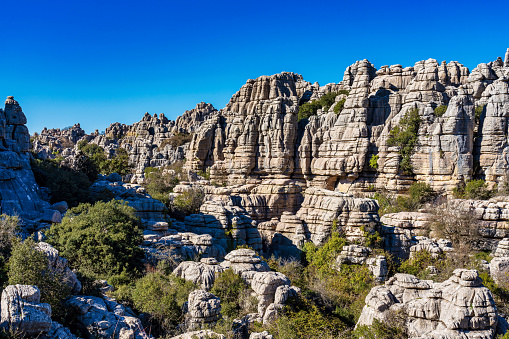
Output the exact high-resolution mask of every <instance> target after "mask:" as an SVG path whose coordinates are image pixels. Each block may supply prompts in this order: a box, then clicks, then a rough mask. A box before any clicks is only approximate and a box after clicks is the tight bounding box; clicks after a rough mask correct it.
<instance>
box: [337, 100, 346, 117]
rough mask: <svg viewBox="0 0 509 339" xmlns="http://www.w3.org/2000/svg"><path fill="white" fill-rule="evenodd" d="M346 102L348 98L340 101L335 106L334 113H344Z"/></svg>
mask: <svg viewBox="0 0 509 339" xmlns="http://www.w3.org/2000/svg"><path fill="white" fill-rule="evenodd" d="M345 102H346V98H343V99H341V100H339V101H338V102H337V103H336V105H334V113H336V114H339V113H341V112H342V111H343V108H345Z"/></svg>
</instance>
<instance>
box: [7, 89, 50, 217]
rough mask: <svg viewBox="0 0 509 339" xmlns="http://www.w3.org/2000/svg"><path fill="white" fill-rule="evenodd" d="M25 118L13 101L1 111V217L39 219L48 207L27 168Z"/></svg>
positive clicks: (12, 99) (27, 149) (28, 162)
mask: <svg viewBox="0 0 509 339" xmlns="http://www.w3.org/2000/svg"><path fill="white" fill-rule="evenodd" d="M26 122H27V118H26V116H25V114H24V113H23V110H22V109H21V107H20V105H19V104H18V102H17V101H16V100H14V97H12V96H9V97H7V100H6V101H5V109H1V108H0V207H1V213H5V214H9V215H19V216H20V217H22V218H25V219H35V218H37V217H40V216H41V215H42V213H43V212H44V210H45V209H48V208H49V204H48V203H47V202H44V201H42V200H41V198H40V195H39V187H38V185H37V184H36V182H35V178H34V174H33V173H32V170H31V167H30V155H29V149H30V135H29V133H28V128H27V127H26V126H25V124H26Z"/></svg>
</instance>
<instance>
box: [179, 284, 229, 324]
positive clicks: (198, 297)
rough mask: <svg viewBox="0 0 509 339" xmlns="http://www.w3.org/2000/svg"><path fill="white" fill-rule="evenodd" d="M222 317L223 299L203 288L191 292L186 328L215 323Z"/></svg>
mask: <svg viewBox="0 0 509 339" xmlns="http://www.w3.org/2000/svg"><path fill="white" fill-rule="evenodd" d="M220 317H221V300H219V298H218V297H216V296H215V295H213V294H212V293H209V292H207V291H203V290H195V291H193V292H191V293H189V299H188V302H187V314H186V328H187V329H188V330H194V329H197V328H200V327H202V326H204V325H213V324H215V323H216V322H217V321H218V320H219V318H220Z"/></svg>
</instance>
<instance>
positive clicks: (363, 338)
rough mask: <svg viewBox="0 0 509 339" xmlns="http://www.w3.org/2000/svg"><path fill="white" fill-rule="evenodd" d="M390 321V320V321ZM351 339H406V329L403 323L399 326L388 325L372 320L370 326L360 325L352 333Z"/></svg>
mask: <svg viewBox="0 0 509 339" xmlns="http://www.w3.org/2000/svg"><path fill="white" fill-rule="evenodd" d="M390 320H392V319H390ZM352 338H355V339H406V338H408V335H407V333H406V327H405V325H404V322H403V321H400V324H395V325H392V326H391V325H390V324H387V323H385V322H381V321H380V320H378V319H376V318H375V319H373V324H372V325H371V326H366V325H362V326H359V327H357V328H356V329H355V331H353V333H352Z"/></svg>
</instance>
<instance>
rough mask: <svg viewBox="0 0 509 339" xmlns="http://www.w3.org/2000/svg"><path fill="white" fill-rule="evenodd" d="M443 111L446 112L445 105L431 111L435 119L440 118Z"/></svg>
mask: <svg viewBox="0 0 509 339" xmlns="http://www.w3.org/2000/svg"><path fill="white" fill-rule="evenodd" d="M445 111H447V105H440V106H437V108H435V110H434V111H433V114H434V115H435V116H436V117H437V118H440V117H441V116H442V115H444V114H445Z"/></svg>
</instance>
